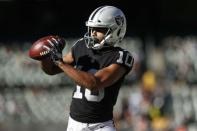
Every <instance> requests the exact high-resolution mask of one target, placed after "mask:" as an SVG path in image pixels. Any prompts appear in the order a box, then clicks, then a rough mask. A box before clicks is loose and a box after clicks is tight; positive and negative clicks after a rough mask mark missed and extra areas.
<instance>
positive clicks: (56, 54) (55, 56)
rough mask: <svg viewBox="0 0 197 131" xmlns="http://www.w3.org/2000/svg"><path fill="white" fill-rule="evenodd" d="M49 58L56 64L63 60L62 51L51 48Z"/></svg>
mask: <svg viewBox="0 0 197 131" xmlns="http://www.w3.org/2000/svg"><path fill="white" fill-rule="evenodd" d="M50 58H51V60H52V61H53V63H54V64H56V65H58V63H59V62H63V58H62V51H59V50H58V49H57V48H52V49H51V50H50Z"/></svg>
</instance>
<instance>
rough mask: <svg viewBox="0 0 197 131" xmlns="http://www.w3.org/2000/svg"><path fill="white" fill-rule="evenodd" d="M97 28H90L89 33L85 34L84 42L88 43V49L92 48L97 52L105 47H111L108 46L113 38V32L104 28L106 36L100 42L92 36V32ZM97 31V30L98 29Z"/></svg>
mask: <svg viewBox="0 0 197 131" xmlns="http://www.w3.org/2000/svg"><path fill="white" fill-rule="evenodd" d="M95 28H96V27H88V32H87V33H85V35H84V40H85V42H86V46H87V47H88V48H92V49H95V50H98V49H101V48H103V47H105V46H109V45H110V44H108V41H107V40H108V38H109V37H111V35H110V34H111V33H110V32H111V31H110V29H109V28H103V29H106V31H105V32H106V33H105V35H104V38H103V40H102V41H100V42H99V40H98V39H97V38H95V37H93V36H91V32H92V31H93V30H94V29H95ZM96 30H97V29H96Z"/></svg>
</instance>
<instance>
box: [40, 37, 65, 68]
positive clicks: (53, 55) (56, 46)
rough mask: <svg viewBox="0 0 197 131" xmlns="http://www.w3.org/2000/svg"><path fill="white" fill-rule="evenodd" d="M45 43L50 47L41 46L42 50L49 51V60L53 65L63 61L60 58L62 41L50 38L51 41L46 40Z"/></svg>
mask: <svg viewBox="0 0 197 131" xmlns="http://www.w3.org/2000/svg"><path fill="white" fill-rule="evenodd" d="M47 41H48V43H49V44H50V45H51V47H48V46H43V48H45V49H46V50H47V51H49V54H50V56H49V57H50V59H51V60H52V61H53V62H54V64H56V65H58V63H59V62H60V61H63V58H62V50H63V47H62V43H60V42H62V41H60V40H58V39H55V38H52V40H51V39H50V40H49V39H48V40H47Z"/></svg>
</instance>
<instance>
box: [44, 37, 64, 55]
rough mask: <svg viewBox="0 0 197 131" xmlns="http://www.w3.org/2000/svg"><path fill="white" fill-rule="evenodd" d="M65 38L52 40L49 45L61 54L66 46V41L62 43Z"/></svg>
mask: <svg viewBox="0 0 197 131" xmlns="http://www.w3.org/2000/svg"><path fill="white" fill-rule="evenodd" d="M62 39H63V38H59V37H57V38H51V39H48V40H47V41H48V43H49V44H50V45H51V47H52V48H55V49H56V50H57V51H58V52H61V51H62V50H63V49H64V45H66V42H65V41H62Z"/></svg>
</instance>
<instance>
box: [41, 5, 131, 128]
mask: <svg viewBox="0 0 197 131" xmlns="http://www.w3.org/2000/svg"><path fill="white" fill-rule="evenodd" d="M86 26H87V33H86V34H85V35H84V37H83V38H82V39H79V40H78V41H77V42H76V43H75V44H74V45H73V46H72V48H71V51H70V52H69V53H67V54H66V55H64V56H63V57H62V51H61V50H60V49H59V47H58V44H57V41H56V40H54V41H50V42H51V44H52V45H53V47H52V48H50V53H51V55H50V58H51V59H52V61H53V63H54V65H55V66H54V65H53V64H52V65H51V70H45V66H46V63H45V62H44V61H42V67H43V70H44V71H45V72H46V73H48V74H50V75H52V74H57V73H60V72H64V73H65V75H67V76H68V77H70V78H71V79H72V80H73V81H74V82H75V83H76V86H75V89H74V91H73V95H72V102H71V105H70V116H69V120H68V127H67V131H116V128H115V126H114V123H113V107H114V105H115V104H116V100H117V97H118V92H119V89H120V87H121V84H122V83H123V81H124V78H125V76H126V75H127V74H128V73H129V72H130V71H131V69H132V67H133V62H134V59H133V56H132V55H131V53H130V52H129V51H127V50H125V49H122V48H120V47H118V46H115V44H117V43H120V42H121V41H122V39H123V38H124V36H125V33H126V18H125V15H124V13H123V12H122V11H121V10H120V9H118V8H117V7H114V6H101V7H98V8H97V9H95V10H94V11H93V12H92V13H91V15H90V16H89V19H88V21H87V22H86ZM47 66H49V65H47Z"/></svg>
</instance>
